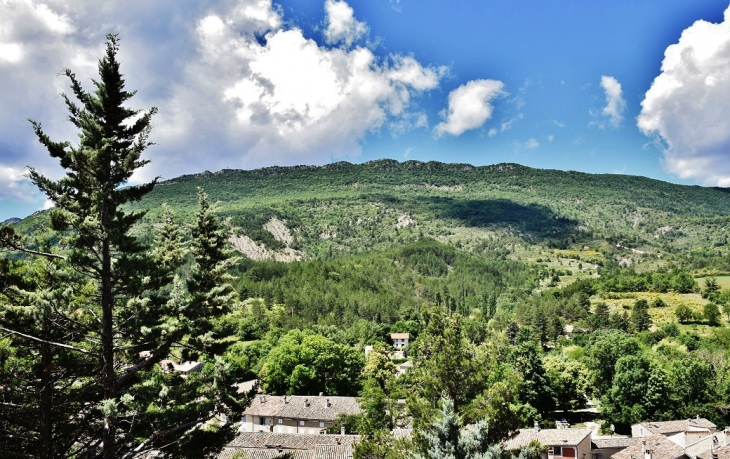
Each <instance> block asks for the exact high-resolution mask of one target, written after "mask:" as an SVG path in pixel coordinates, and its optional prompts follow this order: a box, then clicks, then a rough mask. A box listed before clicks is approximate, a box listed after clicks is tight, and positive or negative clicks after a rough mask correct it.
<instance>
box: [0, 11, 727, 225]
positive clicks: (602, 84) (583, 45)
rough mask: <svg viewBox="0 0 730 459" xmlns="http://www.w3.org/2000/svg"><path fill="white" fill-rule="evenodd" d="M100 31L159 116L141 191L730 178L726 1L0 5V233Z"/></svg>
mask: <svg viewBox="0 0 730 459" xmlns="http://www.w3.org/2000/svg"><path fill="white" fill-rule="evenodd" d="M107 33H117V34H119V37H120V51H119V60H120V61H121V63H122V66H121V70H122V72H123V73H124V75H125V78H126V83H127V89H136V90H137V91H138V92H137V95H136V96H135V97H133V98H132V99H131V100H130V101H129V104H128V105H129V106H130V107H131V108H138V109H149V108H150V107H153V106H154V107H157V108H158V109H159V112H158V113H157V114H156V115H155V116H154V118H153V124H154V127H153V131H152V135H151V140H152V141H153V142H155V144H156V145H154V146H152V147H150V148H149V149H148V150H147V151H146V153H145V154H146V159H149V160H151V163H150V164H149V165H147V166H146V167H144V168H143V169H141V170H138V171H137V172H136V173H135V175H134V176H133V177H132V182H133V183H138V182H143V181H147V180H150V179H151V178H153V177H156V176H160V177H162V178H163V179H169V178H174V177H176V176H179V175H182V174H190V173H197V172H202V171H204V170H209V171H217V170H220V169H225V168H228V169H253V168H259V167H264V166H271V165H284V166H285V165H297V164H316V165H321V164H327V163H331V162H335V161H350V162H354V163H361V162H365V161H370V160H374V159H379V158H392V159H396V160H399V161H406V160H420V161H431V160H434V161H443V162H459V163H470V164H474V165H488V164H496V163H501V162H513V163H519V164H523V165H526V166H530V167H537V168H549V169H562V170H577V171H583V172H589V173H618V174H631V175H643V176H647V177H652V178H656V179H659V180H666V181H671V182H675V183H682V184H697V185H704V186H730V81H729V80H730V8H729V4H728V0H723V1H718V0H692V1H687V0H641V1H636V0H611V1H609V0H560V1H545V0H510V1H507V0H500V1H498V0H459V1H456V2H447V1H444V0H349V1H341V0H280V1H271V0H175V1H169V0H145V1H138V0H128V1H124V2H122V1H103V2H99V1H98V0H73V1H71V0H47V1H45V2H43V1H38V0H0V221H2V220H4V219H6V218H10V217H25V216H27V215H29V214H30V213H32V212H34V211H37V210H39V209H42V208H47V207H48V206H49V203H48V202H47V200H46V199H45V196H43V195H42V194H41V193H40V192H39V191H38V190H37V189H36V188H35V187H34V186H33V184H32V183H30V182H29V180H28V179H27V178H26V177H25V173H26V171H27V167H28V166H32V167H34V168H36V169H37V170H38V171H40V172H42V173H44V174H46V175H47V176H49V177H51V178H54V179H57V178H60V177H61V176H62V174H63V171H62V170H61V168H60V166H59V165H58V162H57V160H55V159H53V158H50V157H49V155H48V153H47V152H46V151H45V150H44V148H43V147H42V146H41V145H40V144H39V143H38V141H37V139H36V138H35V136H34V134H33V130H32V128H31V125H30V123H29V122H28V119H33V120H35V121H38V122H40V123H41V124H42V125H43V128H44V130H45V131H46V133H47V134H48V135H49V136H50V137H51V138H52V139H53V140H57V141H60V140H68V141H71V142H72V143H73V142H74V141H75V140H76V139H77V133H76V131H75V130H74V128H73V126H72V125H71V124H70V123H69V122H68V120H67V112H66V111H65V106H64V103H63V99H62V98H61V96H60V94H61V93H67V94H68V93H70V91H69V88H68V83H69V82H68V80H67V78H66V77H64V76H63V75H62V72H63V70H64V69H66V68H70V69H71V70H72V71H74V73H75V74H76V75H77V77H78V78H79V79H80V80H81V81H82V83H83V84H84V85H85V87H86V88H87V89H89V90H90V89H91V88H92V82H91V79H92V78H94V76H95V74H96V71H97V68H96V64H97V61H98V59H99V57H101V56H102V54H103V51H104V40H105V38H104V37H105V36H106V34H107Z"/></svg>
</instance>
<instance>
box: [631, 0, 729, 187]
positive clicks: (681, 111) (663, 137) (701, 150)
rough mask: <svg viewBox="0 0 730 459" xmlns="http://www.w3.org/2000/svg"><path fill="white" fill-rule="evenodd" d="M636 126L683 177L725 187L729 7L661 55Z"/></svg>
mask: <svg viewBox="0 0 730 459" xmlns="http://www.w3.org/2000/svg"><path fill="white" fill-rule="evenodd" d="M637 124H638V127H639V129H640V130H641V132H643V133H644V134H645V135H648V136H652V137H654V138H655V139H656V140H657V141H658V143H659V144H660V145H661V147H660V148H662V150H663V151H664V162H663V165H664V167H665V168H666V169H667V171H669V172H670V173H673V174H676V175H678V176H679V177H682V178H691V179H695V180H698V181H700V182H703V183H706V184H712V185H719V186H730V7H729V8H728V9H727V10H725V17H724V21H723V22H722V23H719V24H713V23H709V22H706V21H697V22H695V23H694V24H693V25H691V26H690V27H689V28H687V29H686V30H684V32H682V35H681V37H680V39H679V42H678V43H676V44H673V45H671V46H669V47H668V48H667V49H666V51H665V53H664V60H663V62H662V67H661V73H660V74H659V76H657V77H656V78H655V79H654V82H653V83H652V85H651V88H650V89H649V90H648V91H647V92H646V94H645V96H644V100H643V101H642V103H641V113H640V114H639V117H638V123H637Z"/></svg>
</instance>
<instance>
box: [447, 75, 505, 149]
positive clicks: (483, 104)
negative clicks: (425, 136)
mask: <svg viewBox="0 0 730 459" xmlns="http://www.w3.org/2000/svg"><path fill="white" fill-rule="evenodd" d="M503 88H504V83H502V82H501V81H496V80H472V81H469V82H468V83H466V84H464V85H461V86H459V87H458V88H456V89H454V90H453V91H451V92H450V93H449V106H448V110H445V111H443V112H442V114H441V116H442V117H443V118H444V121H443V122H441V123H439V124H437V125H436V127H435V128H434V133H435V135H436V136H437V137H440V136H442V135H444V134H451V135H453V136H458V135H461V134H463V133H464V132H465V131H468V130H470V129H476V128H478V127H481V126H482V125H483V124H484V123H486V122H487V120H488V119H489V118H491V116H492V110H493V107H492V104H491V101H492V100H493V99H494V98H496V97H497V96H499V95H501V94H503Z"/></svg>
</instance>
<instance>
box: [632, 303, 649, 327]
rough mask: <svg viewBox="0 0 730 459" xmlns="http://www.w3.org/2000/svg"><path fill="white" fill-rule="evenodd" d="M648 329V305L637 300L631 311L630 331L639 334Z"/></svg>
mask: <svg viewBox="0 0 730 459" xmlns="http://www.w3.org/2000/svg"><path fill="white" fill-rule="evenodd" d="M649 327H651V317H649V304H648V303H647V302H646V300H637V301H636V303H634V307H633V308H632V309H631V329H632V330H633V331H634V332H635V333H639V332H643V331H646V330H648V329H649Z"/></svg>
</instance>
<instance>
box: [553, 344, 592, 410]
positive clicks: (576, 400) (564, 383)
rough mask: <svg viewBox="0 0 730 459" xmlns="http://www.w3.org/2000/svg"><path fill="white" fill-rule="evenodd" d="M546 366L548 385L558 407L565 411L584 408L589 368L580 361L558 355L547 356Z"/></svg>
mask: <svg viewBox="0 0 730 459" xmlns="http://www.w3.org/2000/svg"><path fill="white" fill-rule="evenodd" d="M544 367H545V375H546V380H547V383H548V387H549V388H550V390H551V391H552V393H553V394H554V396H555V403H556V405H557V406H558V408H560V409H562V410H563V411H567V410H574V409H581V408H583V407H584V406H585V402H586V400H585V394H586V389H587V388H588V383H589V381H590V373H589V372H588V369H587V368H586V367H585V366H584V365H583V364H582V363H580V362H578V361H575V360H567V359H564V358H561V357H558V356H548V357H546V358H545V360H544Z"/></svg>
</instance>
